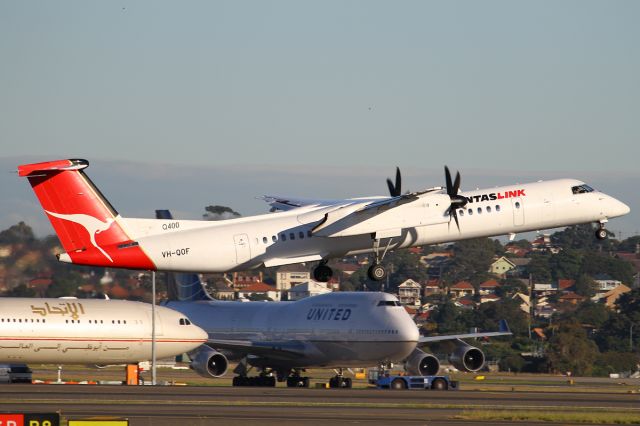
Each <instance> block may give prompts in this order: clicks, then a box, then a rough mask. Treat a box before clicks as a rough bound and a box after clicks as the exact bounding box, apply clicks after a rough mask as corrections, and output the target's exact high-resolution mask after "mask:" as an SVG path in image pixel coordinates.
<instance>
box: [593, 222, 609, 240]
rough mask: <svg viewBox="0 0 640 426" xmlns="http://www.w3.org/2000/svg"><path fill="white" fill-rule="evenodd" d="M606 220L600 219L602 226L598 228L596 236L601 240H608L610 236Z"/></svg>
mask: <svg viewBox="0 0 640 426" xmlns="http://www.w3.org/2000/svg"><path fill="white" fill-rule="evenodd" d="M605 223H606V221H600V227H599V228H598V230H596V238H597V239H599V240H601V241H602V240H606V239H607V237H608V236H609V232H608V231H607V230H606V229H605V227H604V226H605Z"/></svg>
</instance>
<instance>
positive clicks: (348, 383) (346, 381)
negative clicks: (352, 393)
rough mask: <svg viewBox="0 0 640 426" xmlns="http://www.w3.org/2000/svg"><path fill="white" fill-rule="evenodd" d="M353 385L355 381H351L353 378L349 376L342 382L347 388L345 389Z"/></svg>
mask: <svg viewBox="0 0 640 426" xmlns="http://www.w3.org/2000/svg"><path fill="white" fill-rule="evenodd" d="M352 386H353V382H352V381H351V378H349V377H347V378H346V379H344V381H343V382H342V387H343V388H345V389H351V387H352Z"/></svg>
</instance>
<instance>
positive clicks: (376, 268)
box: [367, 264, 387, 281]
mask: <svg viewBox="0 0 640 426" xmlns="http://www.w3.org/2000/svg"><path fill="white" fill-rule="evenodd" d="M367 275H368V276H369V278H371V279H372V280H373V281H382V280H384V279H385V278H386V277H387V270H386V269H384V266H382V265H380V264H373V265H371V266H370V267H369V269H368V270H367Z"/></svg>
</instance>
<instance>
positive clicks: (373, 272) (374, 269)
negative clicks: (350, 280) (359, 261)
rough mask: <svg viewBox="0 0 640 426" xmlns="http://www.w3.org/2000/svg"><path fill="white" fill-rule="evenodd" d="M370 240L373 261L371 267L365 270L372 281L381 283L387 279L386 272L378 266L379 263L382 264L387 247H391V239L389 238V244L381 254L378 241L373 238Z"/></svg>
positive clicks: (382, 267)
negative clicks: (371, 242) (371, 241)
mask: <svg viewBox="0 0 640 426" xmlns="http://www.w3.org/2000/svg"><path fill="white" fill-rule="evenodd" d="M372 238H373V254H374V260H373V265H371V266H370V267H369V269H368V270H367V276H368V277H369V278H370V279H371V280H373V281H382V280H384V279H385V278H387V270H386V269H385V268H384V266H382V265H381V264H380V262H382V260H383V259H384V256H385V255H386V254H387V250H389V246H390V245H391V241H392V240H393V239H392V238H389V242H388V243H387V245H386V247H385V248H384V251H383V252H382V254H380V239H379V238H375V236H372Z"/></svg>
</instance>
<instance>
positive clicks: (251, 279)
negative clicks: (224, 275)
mask: <svg viewBox="0 0 640 426" xmlns="http://www.w3.org/2000/svg"><path fill="white" fill-rule="evenodd" d="M231 282H232V283H233V288H234V289H235V290H241V289H245V288H247V287H251V286H253V285H254V284H259V283H262V272H260V273H259V274H258V275H250V274H246V273H240V272H234V273H233V274H232V275H231Z"/></svg>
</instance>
